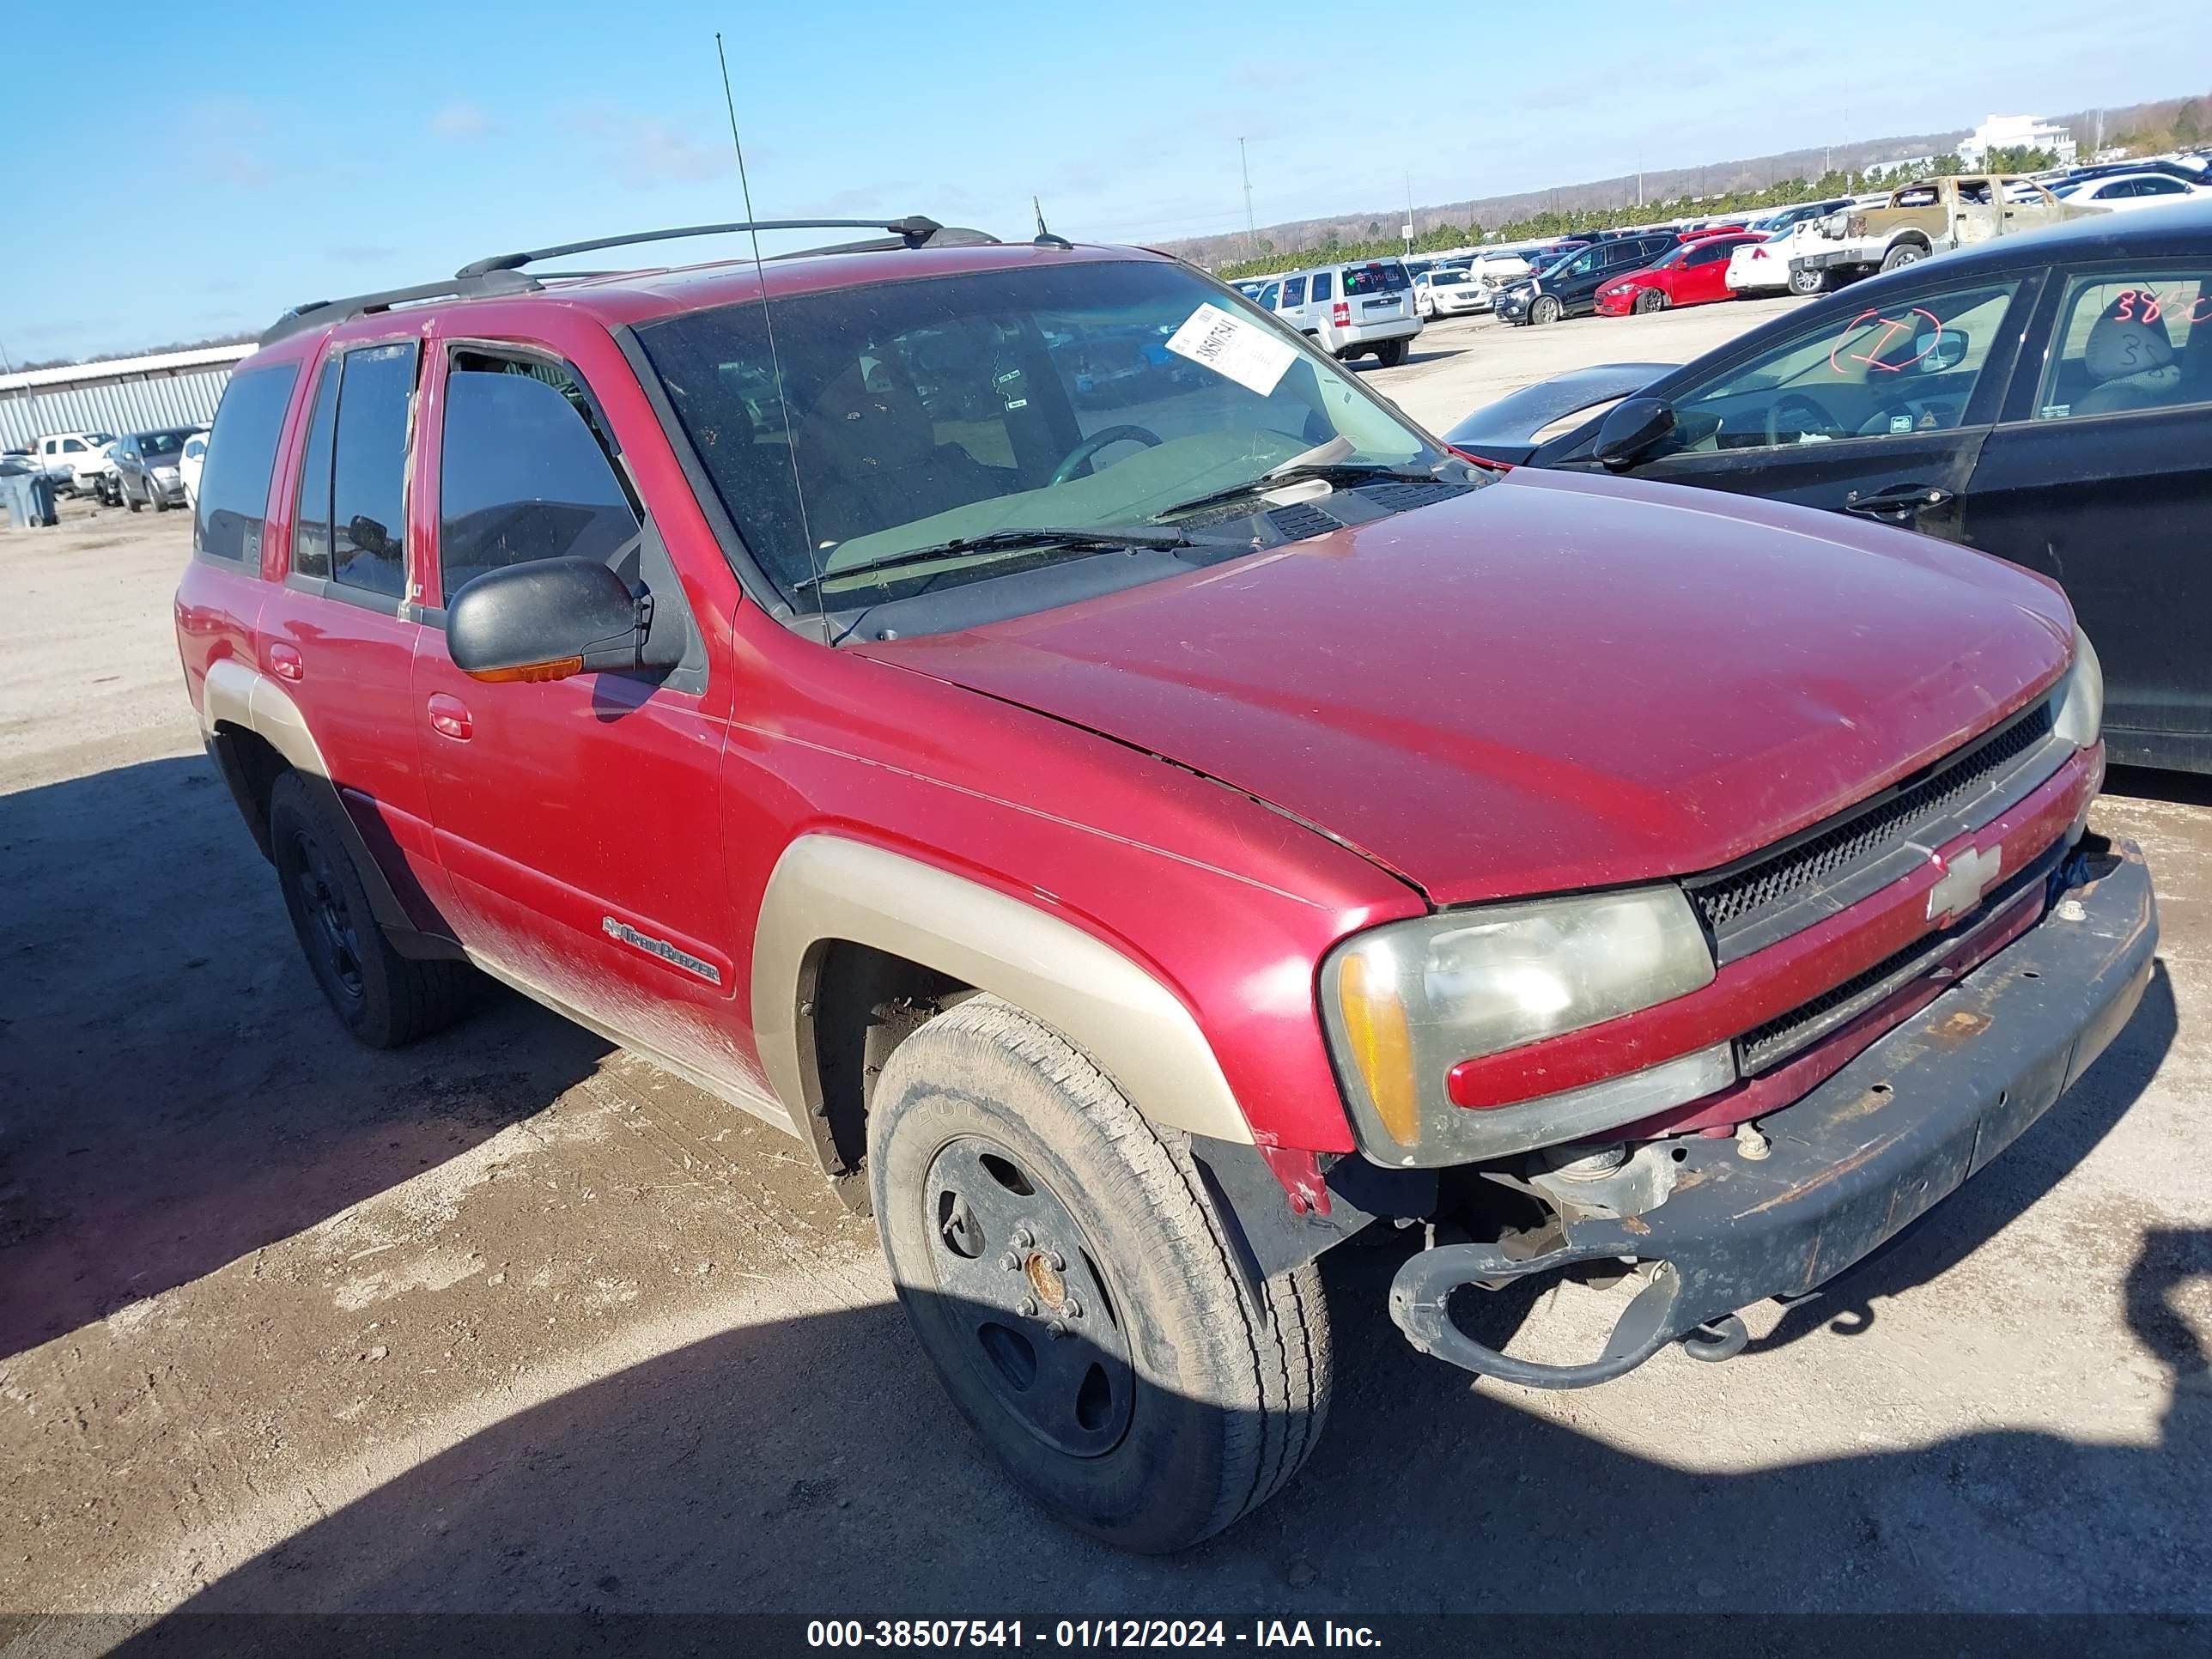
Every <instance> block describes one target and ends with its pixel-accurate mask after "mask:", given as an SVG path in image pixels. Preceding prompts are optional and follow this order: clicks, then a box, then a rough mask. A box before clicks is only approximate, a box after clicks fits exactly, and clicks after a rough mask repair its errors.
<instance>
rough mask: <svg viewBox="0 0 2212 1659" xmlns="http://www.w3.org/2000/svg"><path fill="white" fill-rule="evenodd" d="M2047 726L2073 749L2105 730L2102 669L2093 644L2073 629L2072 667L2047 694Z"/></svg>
mask: <svg viewBox="0 0 2212 1659" xmlns="http://www.w3.org/2000/svg"><path fill="white" fill-rule="evenodd" d="M2104 729H2105V671H2104V668H2103V666H2102V665H2100V664H2099V662H2098V661H2097V647H2095V646H2093V645H2092V644H2090V643H2089V636H2088V635H2087V634H2084V633H2083V632H2082V631H2081V629H2078V628H2077V629H2075V630H2074V666H2073V667H2071V668H2069V670H2067V671H2066V678H2064V679H2063V680H2061V681H2059V683H2058V689H2057V690H2056V691H2054V692H2052V693H2051V730H2052V731H2054V732H2057V734H2058V735H2059V736H2060V737H2062V738H2065V739H2066V740H2067V742H2069V743H2070V744H2073V745H2074V746H2075V748H2076V749H2087V748H2088V747H2090V746H2091V745H2092V744H2094V743H2095V742H2096V741H2097V738H2098V737H2099V736H2100V734H2101V733H2102V732H2103V731H2104Z"/></svg>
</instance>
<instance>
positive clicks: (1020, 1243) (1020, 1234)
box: [1013, 1227, 1036, 1250]
mask: <svg viewBox="0 0 2212 1659" xmlns="http://www.w3.org/2000/svg"><path fill="white" fill-rule="evenodd" d="M1013 1240H1014V1248H1015V1249H1018V1250H1026V1249H1029V1247H1030V1245H1032V1244H1034V1243H1036V1234H1035V1233H1032V1232H1031V1231H1030V1230H1029V1229H1028V1228H1026V1227H1017V1228H1015V1229H1014V1231H1013Z"/></svg>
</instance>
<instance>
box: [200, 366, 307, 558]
mask: <svg viewBox="0 0 2212 1659" xmlns="http://www.w3.org/2000/svg"><path fill="white" fill-rule="evenodd" d="M298 378H299V369H298V368H297V366H295V365H294V364H291V363H276V364H272V365H271V366H270V367H269V368H252V369H248V370H246V372H245V373H244V374H234V375H233V376H232V377H231V381H230V385H229V386H227V387H226V388H224V391H223V394H222V406H221V407H220V408H219V409H217V410H216V416H215V434H216V435H215V436H213V437H211V438H210V440H209V441H208V456H207V470H206V471H204V472H203V473H202V474H201V475H200V494H199V513H198V515H197V517H196V518H195V519H194V520H193V523H192V548H193V550H194V551H195V552H197V554H199V556H201V557H203V558H208V559H222V560H226V561H228V562H232V563H236V564H247V565H258V564H259V563H260V562H261V531H262V526H264V523H266V521H267V519H268V513H269V475H270V473H271V472H273V471H276V440H277V439H278V437H279V436H281V435H283V429H284V411H285V410H287V409H289V408H290V407H291V404H292V385H293V382H294V381H295V380H297V379H298Z"/></svg>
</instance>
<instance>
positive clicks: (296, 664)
mask: <svg viewBox="0 0 2212 1659" xmlns="http://www.w3.org/2000/svg"><path fill="white" fill-rule="evenodd" d="M269 669H270V672H271V673H273V674H275V675H276V678H278V679H280V680H302V679H305V678H307V664H305V663H304V662H302V661H301V660H300V653H299V649H298V647H295V646H289V645H283V644H277V645H272V646H270V647H269Z"/></svg>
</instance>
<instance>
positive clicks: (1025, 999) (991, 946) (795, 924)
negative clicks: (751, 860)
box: [752, 835, 1252, 1170]
mask: <svg viewBox="0 0 2212 1659" xmlns="http://www.w3.org/2000/svg"><path fill="white" fill-rule="evenodd" d="M836 940H843V941H846V942H848V943H850V944H854V945H871V946H873V947H874V948H875V949H877V950H879V951H889V952H890V953H891V954H893V955H895V956H899V957H905V958H906V959H907V960H908V961H910V962H915V963H920V964H921V966H923V967H925V968H932V969H936V970H937V971H938V972H939V973H942V974H948V975H951V976H952V977H953V978H955V979H957V980H959V981H962V982H963V983H964V984H968V985H972V986H974V987H975V988H976V989H977V990H980V991H988V992H990V993H992V994H994V995H996V996H1000V997H1004V998H1005V999H1006V1000H1007V1001H1009V1002H1011V1003H1013V1004H1014V1005H1015V1006H1018V1007H1020V1008H1023V1009H1025V1010H1027V1011H1028V1012H1030V1014H1032V1015H1034V1016H1035V1017H1036V1018H1038V1019H1040V1020H1042V1021H1043V1022H1044V1023H1045V1024H1048V1025H1049V1026H1051V1027H1052V1028H1053V1029H1054V1030H1056V1031H1058V1032H1059V1033H1060V1035H1061V1036H1064V1037H1066V1039H1067V1040H1068V1041H1069V1042H1072V1043H1073V1044H1074V1045H1075V1046H1076V1047H1077V1048H1080V1049H1082V1050H1083V1052H1084V1053H1085V1054H1088V1055H1089V1056H1090V1057H1091V1059H1092V1060H1095V1061H1096V1062H1097V1064H1098V1065H1099V1066H1101V1067H1102V1068H1103V1070H1104V1071H1105V1072H1106V1073H1107V1074H1108V1075H1109V1076H1110V1077H1111V1078H1112V1079H1114V1080H1115V1083H1116V1084H1117V1085H1120V1087H1121V1090H1122V1091H1123V1092H1124V1093H1126V1094H1127V1096H1128V1097H1129V1099H1130V1101H1131V1103H1133V1105H1135V1107H1136V1108H1137V1109H1138V1110H1139V1112H1141V1113H1143V1114H1144V1115H1145V1116H1146V1118H1147V1119H1149V1120H1150V1121H1152V1122H1154V1123H1158V1124H1163V1125H1166V1126H1168V1127H1173V1128H1178V1129H1185V1130H1188V1131H1189V1132H1190V1133H1193V1134H1201V1135H1209V1136H1211V1137H1212V1138H1213V1139H1216V1140H1224V1141H1233V1142H1241V1143H1244V1144H1248V1145H1249V1143H1250V1141H1251V1139H1252V1130H1251V1127H1250V1126H1249V1124H1247V1123H1246V1122H1245V1121H1244V1114H1243V1109H1241V1108H1239V1107H1238V1105H1237V1098H1236V1097H1235V1095H1233V1094H1232V1093H1231V1091H1230V1088H1229V1080H1228V1079H1227V1078H1225V1077H1224V1076H1223V1075H1222V1073H1221V1066H1220V1062H1219V1061H1218V1060H1216V1059H1215V1058H1214V1055H1213V1050H1212V1047H1211V1045H1209V1044H1208V1043H1207V1042H1206V1036H1205V1033H1204V1032H1202V1031H1201V1030H1200V1029H1199V1025H1198V1022H1197V1020H1196V1019H1195V1018H1193V1017H1192V1015H1191V1012H1190V1011H1189V1010H1188V1008H1186V1007H1184V1006H1183V1005H1182V1001H1181V1000H1179V999H1178V998H1177V997H1176V995H1175V994H1174V993H1173V992H1171V991H1170V990H1169V989H1168V988H1167V987H1166V986H1164V985H1163V984H1161V983H1160V981H1158V980H1157V979H1155V978H1154V977H1153V976H1152V975H1151V974H1150V973H1148V972H1146V970H1145V969H1142V968H1140V967H1139V966H1138V965H1137V964H1136V963H1133V962H1132V961H1131V960H1129V958H1128V957H1125V956H1123V955H1122V954H1121V952H1120V951H1116V950H1115V949H1114V948H1113V947H1112V946H1111V945H1107V944H1104V943H1103V942H1102V941H1100V940H1099V939H1094V938H1093V937H1092V936H1091V935H1090V934H1089V933H1085V932H1084V931H1083V930H1082V929H1081V928H1079V927H1075V926H1073V924H1071V923H1069V922H1066V921H1061V920H1060V918H1059V917H1057V916H1054V915H1047V914H1046V913H1045V912H1044V911H1042V910H1040V909H1038V908H1036V906H1034V905H1030V904H1024V903H1023V902H1021V901H1020V900H1018V899H1015V898H1010V897H1008V896H1006V894H1004V893H1001V892H999V891H996V890H994V889H992V888H989V887H986V886H984V885H982V884H981V883H978V882H974V881H969V880H968V879H967V878H964V877H961V876H956V875H953V874H951V872H947V871H944V870H940V869H939V868H937V867H936V866H933V865H929V864H925V863H922V862H921V860H916V859H911V858H907V857H904V856H902V855H901V854H896V853H892V852H889V851H886V850H885V849H884V848H880V847H872V846H869V845H867V844H866V843H865V842H856V841H848V840H847V839H845V838H844V837H842V836H829V835H811V836H801V837H799V839H798V840H797V841H795V842H793V843H792V844H791V845H790V846H789V847H788V848H785V849H784V853H783V856H782V857H781V858H780V859H778V860H776V864H775V870H774V871H773V872H771V873H770V875H769V882H768V891H767V893H766V894H765V896H763V900H762V902H761V912H760V921H759V925H758V927H757V930H756V932H755V933H754V939H753V963H752V1011H753V1030H754V1032H755V1034H756V1036H757V1039H758V1042H759V1044H760V1058H761V1066H762V1068H763V1070H764V1071H765V1072H766V1073H767V1074H768V1080H769V1085H770V1086H771V1087H772V1088H774V1090H775V1093H776V1096H777V1097H778V1098H779V1099H781V1101H782V1102H783V1103H784V1104H785V1106H786V1107H787V1109H789V1110H790V1113H791V1116H792V1118H793V1121H794V1122H795V1123H796V1124H798V1125H799V1127H800V1129H801V1132H802V1133H804V1134H805V1136H806V1137H807V1138H808V1139H809V1140H810V1141H811V1144H812V1146H813V1148H814V1152H815V1156H816V1157H817V1158H818V1159H820V1160H821V1161H822V1164H823V1168H824V1169H825V1170H830V1169H834V1168H835V1167H836V1156H835V1152H834V1151H833V1149H832V1148H831V1147H830V1146H829V1139H828V1134H829V1131H828V1126H827V1124H826V1122H825V1121H824V1117H823V1102H822V1099H821V1093H822V1090H821V1084H820V1081H819V1079H818V1078H817V1074H816V1070H815V1065H814V1058H813V1055H812V1054H811V1053H810V1052H808V1050H809V1048H810V1045H811V1029H812V1022H811V1018H810V1011H811V997H812V994H813V982H814V976H815V973H816V970H817V966H818V963H819V961H820V957H821V955H822V951H821V948H820V947H822V946H823V945H826V944H828V943H829V942H831V941H836Z"/></svg>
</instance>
